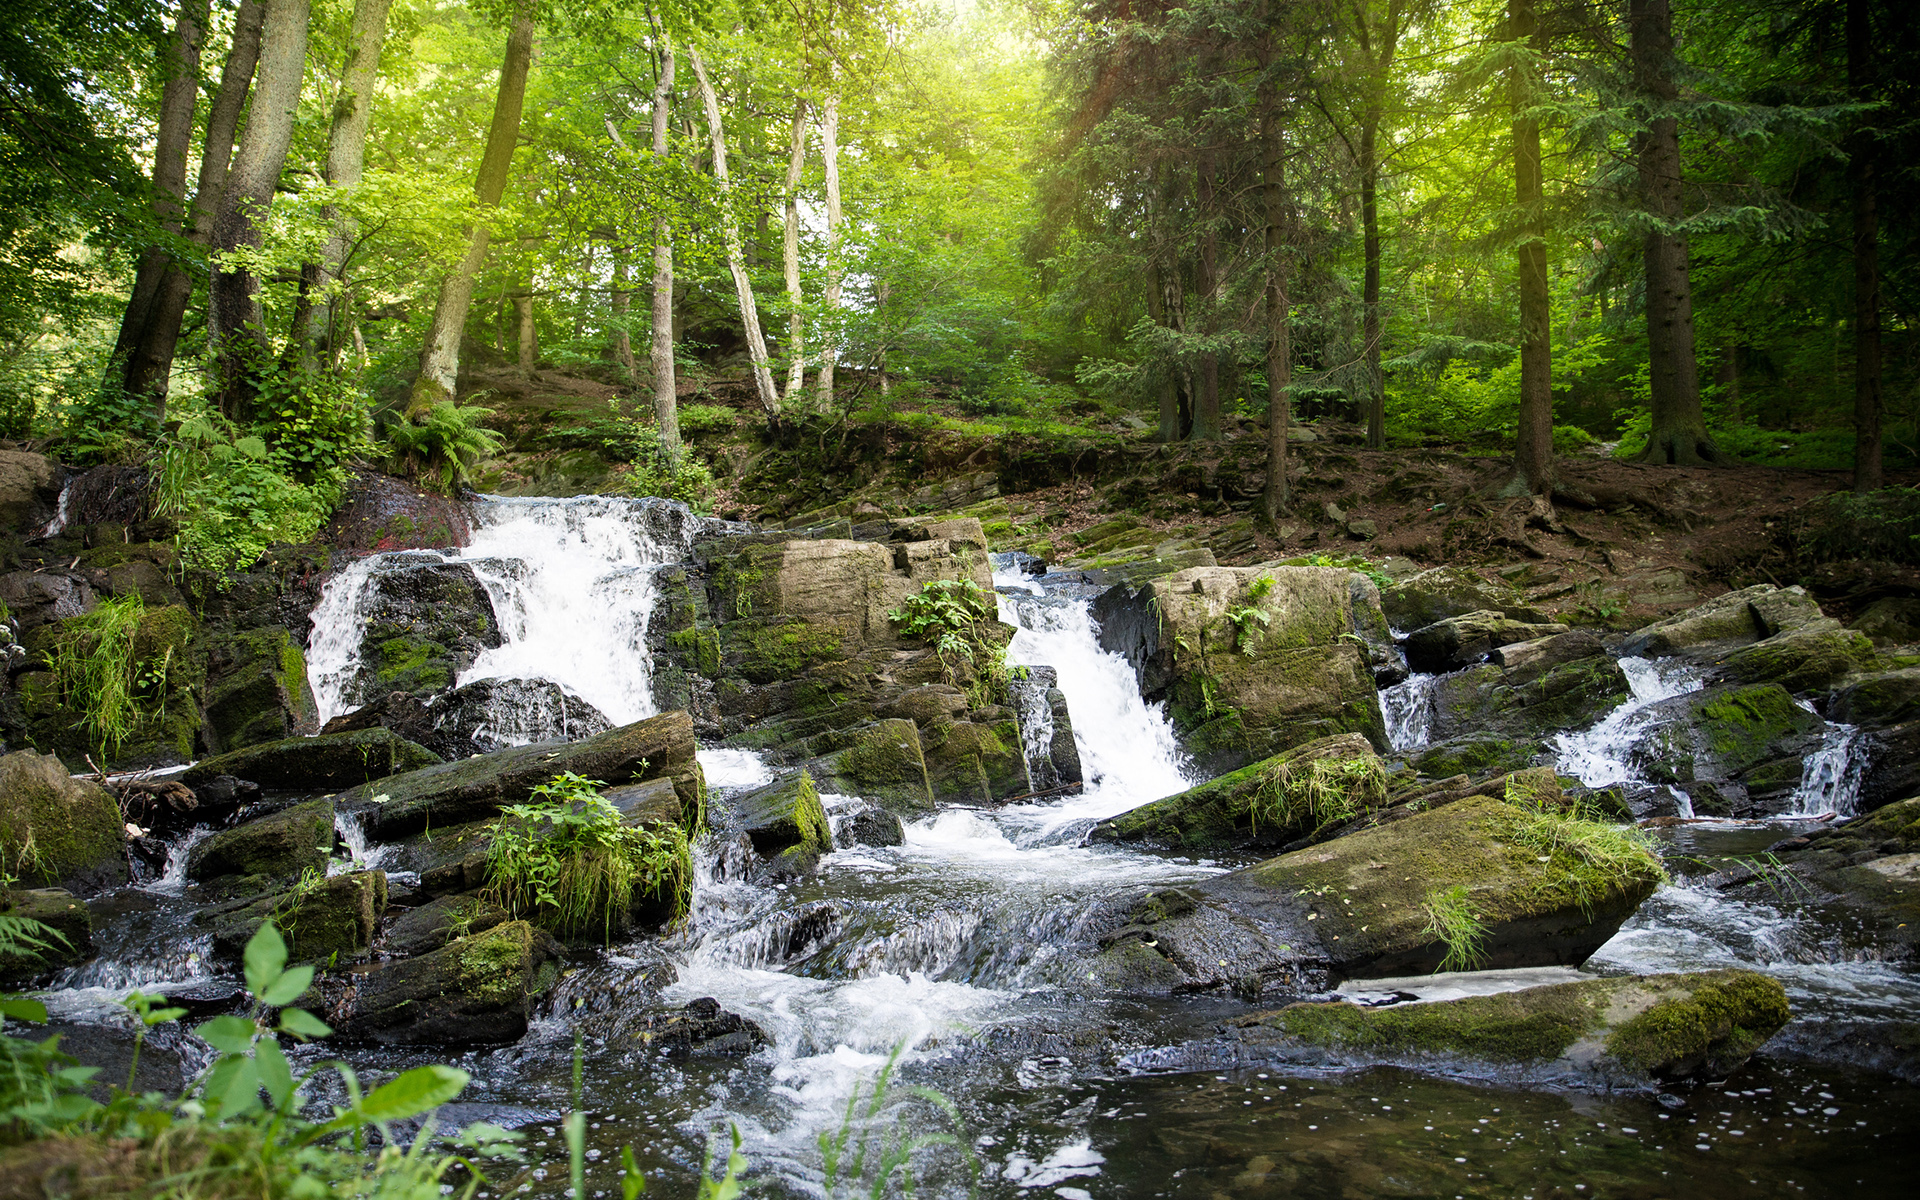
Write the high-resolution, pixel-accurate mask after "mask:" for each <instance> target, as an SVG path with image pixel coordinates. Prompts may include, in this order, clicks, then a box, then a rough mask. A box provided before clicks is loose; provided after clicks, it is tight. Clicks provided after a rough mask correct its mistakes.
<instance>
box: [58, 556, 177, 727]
mask: <svg viewBox="0 0 1920 1200" xmlns="http://www.w3.org/2000/svg"><path fill="white" fill-rule="evenodd" d="M145 616H146V607H145V605H143V604H142V603H141V601H140V596H139V593H137V592H129V593H128V594H127V595H125V596H117V597H115V598H113V599H111V600H103V601H101V602H100V603H99V604H98V605H96V606H95V607H94V608H93V610H92V611H91V612H88V613H85V614H82V615H81V616H78V617H72V618H69V619H68V620H67V621H66V622H65V624H64V625H62V627H61V629H60V632H59V634H58V635H57V637H56V639H55V641H54V647H53V653H52V655H51V663H50V666H51V667H52V670H53V678H54V682H55V685H56V686H57V687H58V688H59V689H60V695H61V698H62V702H63V703H64V704H65V705H66V707H67V708H69V709H71V710H74V711H76V712H78V713H79V714H80V719H79V721H77V722H76V723H75V727H76V728H78V729H80V730H82V731H84V732H85V734H86V736H87V740H88V741H89V742H90V743H92V744H93V746H94V747H95V748H96V749H97V750H99V751H100V752H102V753H104V754H112V753H114V752H116V751H118V750H119V748H120V745H121V743H123V742H125V741H126V740H127V738H128V737H130V736H132V734H133V730H134V727H135V726H136V725H137V724H138V723H139V721H140V716H141V707H142V704H141V702H142V701H145V702H146V703H147V707H149V708H155V707H157V706H159V705H162V704H164V702H165V697H166V686H167V672H168V669H169V667H170V666H171V664H172V661H173V657H172V650H171V648H170V647H169V648H166V649H165V650H164V652H163V653H162V654H161V655H160V656H158V657H153V658H149V659H147V660H146V661H141V660H140V659H138V658H137V657H136V654H135V648H136V645H137V643H138V641H139V634H140V622H141V619H142V618H143V617H145Z"/></svg>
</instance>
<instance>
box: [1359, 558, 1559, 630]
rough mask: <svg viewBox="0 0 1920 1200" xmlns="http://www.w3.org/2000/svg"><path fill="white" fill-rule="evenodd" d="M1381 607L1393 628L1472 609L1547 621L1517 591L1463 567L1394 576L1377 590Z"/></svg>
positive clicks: (1414, 625)
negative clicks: (1389, 582) (1402, 576)
mask: <svg viewBox="0 0 1920 1200" xmlns="http://www.w3.org/2000/svg"><path fill="white" fill-rule="evenodd" d="M1380 609H1381V611H1382V612H1384V613H1385V614H1386V618H1387V620H1388V621H1389V622H1391V623H1392V625H1393V627H1394V628H1395V629H1421V628H1424V627H1425V626H1428V625H1432V624H1433V623H1434V622H1436V621H1444V620H1446V619H1447V618H1448V617H1462V616H1465V615H1466V614H1468V613H1471V612H1497V613H1500V614H1501V615H1502V616H1505V617H1507V618H1509V619H1511V620H1515V621H1524V622H1527V623H1529V624H1543V623H1545V622H1546V621H1547V620H1548V618H1547V617H1546V615H1545V614H1543V613H1541V612H1540V611H1539V610H1538V609H1536V608H1533V607H1530V606H1529V605H1528V604H1526V603H1525V597H1524V596H1522V595H1521V594H1520V593H1519V592H1518V591H1517V590H1515V589H1513V588H1511V587H1506V586H1503V585H1499V584H1494V583H1489V582H1488V581H1486V580H1485V579H1482V578H1481V577H1480V576H1478V575H1476V574H1474V573H1473V572H1472V571H1469V570H1468V569H1466V568H1465V567H1434V568H1432V569H1431V570H1426V571H1421V572H1420V573H1419V574H1417V575H1412V576H1409V577H1407V578H1404V579H1397V580H1395V581H1394V582H1393V583H1392V584H1390V585H1388V587H1387V588H1386V589H1385V590H1384V591H1382V592H1381V593H1380Z"/></svg>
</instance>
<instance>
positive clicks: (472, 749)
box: [421, 679, 613, 758]
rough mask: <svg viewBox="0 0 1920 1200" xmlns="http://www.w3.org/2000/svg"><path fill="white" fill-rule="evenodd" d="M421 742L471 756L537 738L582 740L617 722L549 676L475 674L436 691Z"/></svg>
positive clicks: (448, 754)
mask: <svg viewBox="0 0 1920 1200" xmlns="http://www.w3.org/2000/svg"><path fill="white" fill-rule="evenodd" d="M428 710H429V712H430V714H431V719H432V722H433V728H432V730H431V731H430V732H428V733H426V734H425V735H424V736H425V740H423V741H422V742H421V745H423V746H427V747H429V748H430V749H432V750H433V751H434V752H435V753H437V754H439V755H440V756H441V757H443V758H466V757H467V756H469V755H473V754H487V753H490V752H492V751H494V750H504V749H506V748H507V747H509V746H525V745H529V744H531V743H533V742H578V741H583V740H585V739H587V738H590V737H593V736H595V735H596V734H601V733H605V732H606V731H607V730H609V729H612V728H613V722H612V721H609V720H608V719H607V717H606V714H605V713H602V712H601V711H600V710H599V709H597V708H595V707H594V706H593V705H591V704H588V703H587V702H586V701H585V700H582V699H581V698H580V697H578V696H576V695H574V694H573V693H572V692H569V691H567V689H565V688H563V687H561V686H560V685H559V684H557V683H554V682H553V681H551V680H547V679H476V680H474V681H473V682H472V683H469V684H465V685H463V686H461V687H458V688H455V689H454V690H453V691H451V692H448V693H447V694H446V695H444V696H436V697H435V698H434V700H433V702H432V704H431V705H429V706H428Z"/></svg>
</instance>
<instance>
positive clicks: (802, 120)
mask: <svg viewBox="0 0 1920 1200" xmlns="http://www.w3.org/2000/svg"><path fill="white" fill-rule="evenodd" d="M806 166H807V102H806V101H804V100H800V99H796V100H795V101H794V103H793V131H792V133H791V134H790V136H789V144H788V152H787V180H786V193H785V194H786V198H787V203H786V214H785V217H786V221H785V228H784V229H782V231H781V239H780V269H781V273H782V274H783V275H785V277H786V283H787V390H786V403H787V404H788V405H789V406H792V405H795V404H798V403H799V401H800V398H801V395H802V390H801V389H803V388H805V387H806V385H807V341H806V338H807V315H806V309H805V306H806V300H805V298H804V297H802V296H801V294H800V175H801V173H802V172H803V171H805V170H806Z"/></svg>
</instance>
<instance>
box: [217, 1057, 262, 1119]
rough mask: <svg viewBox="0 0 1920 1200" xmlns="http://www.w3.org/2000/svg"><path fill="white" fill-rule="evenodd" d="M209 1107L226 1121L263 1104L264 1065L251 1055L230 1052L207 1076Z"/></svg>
mask: <svg viewBox="0 0 1920 1200" xmlns="http://www.w3.org/2000/svg"><path fill="white" fill-rule="evenodd" d="M206 1095H207V1106H208V1107H209V1108H210V1109H212V1110H213V1112H214V1114H215V1115H216V1116H218V1117H220V1118H221V1119H222V1120H229V1119H231V1118H234V1117H238V1116H244V1115H245V1114H247V1113H249V1112H252V1111H253V1110H254V1109H256V1108H258V1107H260V1068H259V1067H258V1066H257V1065H256V1064H255V1063H254V1060H253V1059H252V1058H251V1057H247V1056H244V1055H239V1054H229V1055H227V1056H226V1057H225V1058H223V1059H221V1060H220V1061H219V1062H217V1063H215V1064H214V1067H213V1070H212V1071H211V1072H210V1073H208V1075H207V1087H206Z"/></svg>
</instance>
